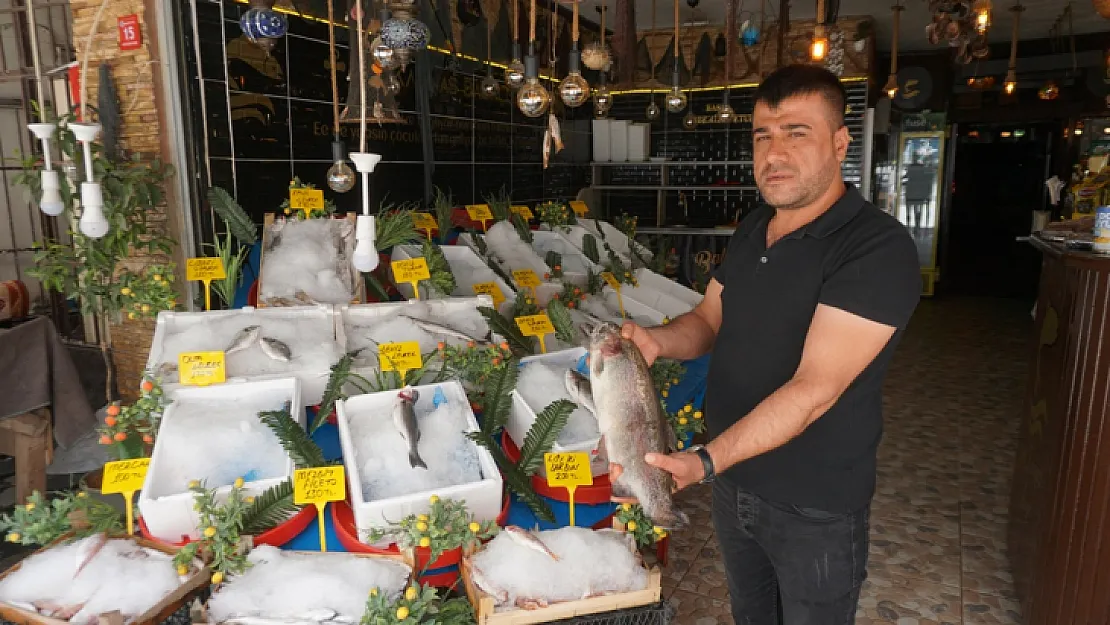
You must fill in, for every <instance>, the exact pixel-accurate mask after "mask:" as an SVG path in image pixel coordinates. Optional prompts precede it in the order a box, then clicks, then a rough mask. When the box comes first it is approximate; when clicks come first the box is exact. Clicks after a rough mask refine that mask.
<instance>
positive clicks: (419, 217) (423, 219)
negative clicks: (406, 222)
mask: <svg viewBox="0 0 1110 625" xmlns="http://www.w3.org/2000/svg"><path fill="white" fill-rule="evenodd" d="M412 226H413V227H414V228H416V229H417V230H423V231H424V234H426V235H428V240H429V241H431V240H432V230H436V229H438V228H439V224H438V223H436V220H435V217H432V214H431V213H413V214H412Z"/></svg>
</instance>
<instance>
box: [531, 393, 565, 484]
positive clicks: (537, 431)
mask: <svg viewBox="0 0 1110 625" xmlns="http://www.w3.org/2000/svg"><path fill="white" fill-rule="evenodd" d="M574 408H575V406H574V403H573V402H571V401H568V400H566V399H557V400H555V401H553V402H551V403H550V404H548V405H547V408H544V409H543V410H542V411H541V412H540V413H539V414H538V415H536V422H535V423H533V424H532V427H530V428H528V435H527V436H525V437H524V445H522V446H521V447H520V462H518V463H517V466H519V467H520V470H521V472H523V473H524V474H525V475H528V476H532V475H535V474H536V472H537V471H539V470H540V467H541V466H543V455H544V454H545V453H547V452H549V451H551V447H552V446H553V445H554V444H555V440H556V439H557V438H559V434H560V433H561V432H562V431H563V428H564V427H566V425H567V420H568V419H570V413H572V412H574Z"/></svg>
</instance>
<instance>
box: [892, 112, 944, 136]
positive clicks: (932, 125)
mask: <svg viewBox="0 0 1110 625" xmlns="http://www.w3.org/2000/svg"><path fill="white" fill-rule="evenodd" d="M902 130H903V131H905V132H935V131H937V130H944V113H930V112H928V111H923V112H921V113H907V114H905V115H903V116H902Z"/></svg>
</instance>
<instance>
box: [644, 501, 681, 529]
mask: <svg viewBox="0 0 1110 625" xmlns="http://www.w3.org/2000/svg"><path fill="white" fill-rule="evenodd" d="M651 521H652V523H654V524H655V525H656V526H658V527H661V528H663V529H665V530H667V531H673V530H679V529H682V528H684V527H686V526H687V525H689V524H690V517H689V516H687V515H686V513H685V512H683V511H682V510H679V509H678V508H675V507H674V506H671V507H669V508H667V509H665V510H663V511H661V512H660V513H659V514H656V515H654V516H652V517H651Z"/></svg>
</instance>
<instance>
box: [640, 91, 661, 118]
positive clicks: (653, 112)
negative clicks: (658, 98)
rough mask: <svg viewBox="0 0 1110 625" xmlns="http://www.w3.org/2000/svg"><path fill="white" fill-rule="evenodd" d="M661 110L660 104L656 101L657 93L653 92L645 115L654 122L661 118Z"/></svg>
mask: <svg viewBox="0 0 1110 625" xmlns="http://www.w3.org/2000/svg"><path fill="white" fill-rule="evenodd" d="M660 112H661V111H660V110H659V105H658V104H656V103H655V94H654V93H653V94H651V102H648V105H647V110H645V111H644V115H645V116H647V118H648V121H652V122H653V121H655V120H657V119H659V113H660Z"/></svg>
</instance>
